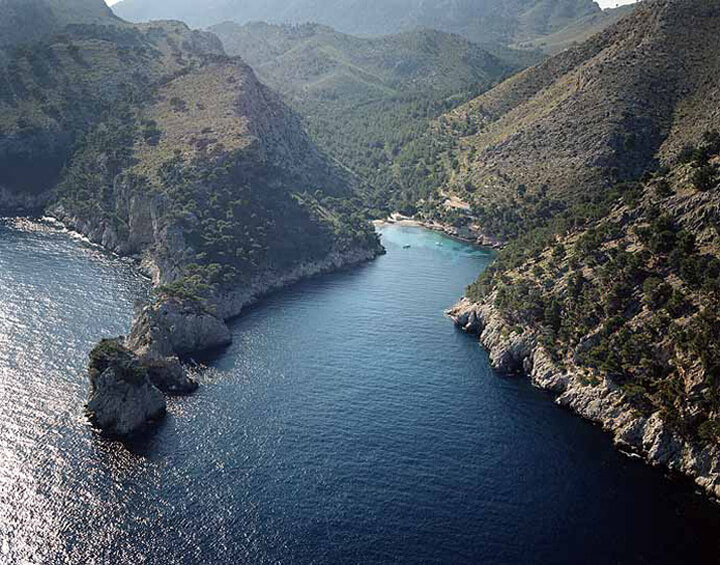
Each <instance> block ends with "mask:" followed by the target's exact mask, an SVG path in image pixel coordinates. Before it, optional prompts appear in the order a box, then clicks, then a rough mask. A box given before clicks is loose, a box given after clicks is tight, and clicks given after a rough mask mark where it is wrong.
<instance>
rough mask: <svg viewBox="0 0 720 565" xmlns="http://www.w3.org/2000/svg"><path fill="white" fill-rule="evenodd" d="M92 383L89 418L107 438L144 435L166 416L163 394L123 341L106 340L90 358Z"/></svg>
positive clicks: (88, 410) (88, 404) (88, 409)
mask: <svg viewBox="0 0 720 565" xmlns="http://www.w3.org/2000/svg"><path fill="white" fill-rule="evenodd" d="M88 372H89V376H90V383H91V393H90V399H89V401H88V403H87V414H88V417H89V419H90V421H91V422H92V424H93V425H94V426H96V427H97V428H98V429H99V430H101V432H102V433H103V434H105V435H109V436H113V437H128V436H132V435H134V434H137V433H140V432H143V431H144V430H146V429H147V428H148V426H150V425H151V424H153V423H154V422H157V421H158V420H159V419H160V418H162V416H163V415H164V414H165V410H166V404H165V398H164V396H163V394H162V393H161V392H160V391H159V390H158V389H157V388H156V387H155V386H154V385H153V384H152V383H151V382H150V378H149V375H148V370H147V369H146V368H145V367H144V366H143V365H142V364H141V363H140V362H139V360H138V358H137V357H136V356H135V355H134V354H133V353H132V352H131V351H129V350H128V349H126V348H125V347H123V346H122V344H121V343H120V341H119V340H103V341H102V342H100V344H99V345H98V346H97V347H96V348H95V349H94V350H93V351H92V353H91V354H90V366H89V370H88Z"/></svg>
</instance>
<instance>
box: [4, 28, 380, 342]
mask: <svg viewBox="0 0 720 565" xmlns="http://www.w3.org/2000/svg"><path fill="white" fill-rule="evenodd" d="M81 21H82V18H81ZM115 22H116V20H114V19H112V18H111V19H109V20H108V22H107V23H105V22H102V23H89V24H88V23H72V24H71V25H68V26H66V27H64V28H63V29H62V33H59V34H49V35H47V36H45V37H43V38H42V39H40V40H39V41H37V42H35V43H31V44H23V45H18V46H9V47H6V48H4V49H3V50H2V51H1V52H0V61H2V66H1V67H0V72H1V73H2V75H1V77H2V81H0V209H2V210H3V211H5V212H8V211H9V212H14V213H27V212H30V211H42V210H44V211H46V213H50V214H52V215H54V216H56V217H58V218H60V219H62V220H63V221H65V222H66V223H67V224H69V225H71V226H73V227H75V228H76V229H78V230H79V231H81V232H82V233H84V234H86V235H88V237H90V238H91V239H92V240H93V241H96V242H98V243H100V244H102V245H103V246H105V247H106V248H108V249H111V250H114V251H117V252H119V253H121V254H124V255H137V256H141V257H143V260H144V264H145V266H146V268H147V269H148V270H149V271H150V272H152V274H153V276H154V279H155V283H156V285H157V293H158V296H157V297H158V298H159V300H157V301H155V302H154V303H153V304H154V306H153V307H152V308H151V309H150V310H148V312H147V313H146V314H147V315H146V318H145V320H146V321H147V316H150V317H151V318H152V315H153V312H154V311H155V310H157V309H163V308H164V311H165V312H167V308H170V305H174V306H172V311H173V312H176V313H177V312H180V314H178V316H179V319H183V320H184V322H183V323H180V322H177V320H176V322H177V323H175V324H174V325H173V326H172V327H169V326H168V327H165V326H163V325H162V324H161V323H160V322H159V321H158V322H157V323H155V322H153V323H152V324H151V325H150V326H149V327H145V329H146V330H147V332H148V333H149V334H152V335H153V336H154V337H153V340H154V341H156V342H158V343H161V345H162V348H163V353H164V354H173V353H189V352H191V351H194V350H196V349H201V348H203V347H205V346H209V345H213V342H214V340H217V339H220V341H222V340H223V339H226V336H227V334H226V331H227V330H226V328H225V330H224V332H223V331H222V322H221V319H222V318H225V317H227V316H230V315H233V314H237V313H238V311H239V309H240V308H242V306H243V305H244V304H246V303H247V302H248V301H249V300H250V299H252V298H253V297H254V296H256V295H257V294H258V293H260V292H262V291H263V290H267V288H270V287H272V286H274V285H277V284H281V282H282V281H284V280H288V279H292V278H297V277H298V276H302V274H303V273H304V274H309V273H310V272H312V271H313V270H321V269H323V268H329V267H330V266H333V265H338V264H341V263H342V262H344V261H349V262H352V261H359V260H361V259H367V258H370V257H372V256H374V255H375V254H376V253H377V252H378V251H379V250H380V246H379V243H378V241H377V238H376V236H375V234H374V232H373V230H372V227H371V226H370V225H369V224H367V223H366V222H364V221H363V220H362V218H361V217H360V216H359V215H358V214H357V213H356V211H357V209H356V207H355V206H354V204H353V203H352V196H353V192H352V189H351V184H350V182H349V180H348V178H347V177H346V175H344V174H342V173H341V172H339V171H338V169H337V168H336V167H335V166H334V165H332V164H331V163H329V162H328V160H327V159H326V158H325V157H324V156H323V154H322V153H321V152H320V151H319V150H318V149H317V148H316V147H315V146H314V145H313V143H312V142H311V141H310V140H309V138H308V137H307V135H306V134H305V132H304V130H303V128H302V125H301V123H300V120H299V118H298V117H297V116H296V114H295V113H294V112H293V111H292V110H291V109H289V108H288V107H287V106H286V105H285V104H284V103H283V102H282V101H281V99H280V98H279V96H278V95H277V94H275V93H274V92H272V91H271V90H269V89H268V88H267V87H266V86H264V85H262V84H261V83H260V82H259V81H258V80H257V78H256V76H255V74H254V73H253V71H252V70H251V69H250V67H248V66H247V65H246V64H245V63H244V62H243V61H242V60H240V59H238V58H233V57H229V56H227V55H226V54H225V53H224V51H223V49H222V45H221V44H220V42H219V40H218V39H217V38H216V37H215V36H213V35H211V34H207V33H202V32H194V31H191V30H189V29H188V28H187V26H186V25H185V24H183V23H180V22H153V23H150V24H139V25H129V24H125V23H120V24H119V25H116V24H115ZM231 293H234V294H233V296H232V298H228V295H229V294H231ZM239 295H242V296H244V299H243V298H240V297H239ZM152 319H154V318H152ZM213 319H214V320H215V321H214V322H212V323H211V321H212V320H213ZM198 320H200V322H198V324H199V325H198V324H195V325H194V322H197V321H198ZM208 327H211V328H215V329H216V330H217V329H218V328H220V331H219V333H218V332H216V333H215V334H211V333H208V332H207V331H206V330H207V328H208ZM158 328H160V330H162V331H160V330H159V329H158ZM158 332H160V333H159V334H158ZM163 332H164V333H163ZM193 332H194V333H193ZM135 333H136V334H137V332H135ZM158 336H159V337H158ZM188 336H189V337H188ZM136 337H137V338H138V339H139V340H141V339H144V338H143V336H136ZM156 337H158V339H155V338H156ZM163 339H164V341H162V340H163ZM146 345H147V344H146Z"/></svg>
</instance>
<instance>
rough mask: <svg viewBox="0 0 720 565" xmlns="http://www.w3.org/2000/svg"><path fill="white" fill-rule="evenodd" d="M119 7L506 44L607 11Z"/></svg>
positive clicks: (485, 4) (283, 4)
mask: <svg viewBox="0 0 720 565" xmlns="http://www.w3.org/2000/svg"><path fill="white" fill-rule="evenodd" d="M113 9H114V10H115V13H116V14H117V15H119V16H120V17H122V18H125V19H127V20H130V21H136V22H139V21H148V20H152V19H167V18H173V19H180V20H183V21H185V22H187V23H188V24H190V25H191V26H194V27H208V26H211V25H214V24H218V23H221V22H224V21H234V22H236V23H241V24H242V23H247V22H251V21H267V22H271V23H306V22H316V23H320V24H324V25H328V26H331V27H333V28H335V29H337V30H338V31H341V32H345V33H351V34H356V35H384V34H392V33H398V32H401V31H409V30H414V29H419V28H431V29H437V30H440V31H446V32H452V33H458V34H461V35H463V36H464V37H466V38H467V39H470V40H471V41H475V42H478V43H502V44H508V43H515V42H521V41H530V40H533V39H536V38H538V37H541V36H545V35H548V34H551V33H553V32H556V31H558V30H560V29H562V28H564V27H566V26H567V25H568V24H570V23H571V22H573V21H575V20H577V19H578V18H583V17H586V16H589V15H592V14H597V13H600V12H601V10H600V8H599V6H598V5H597V4H596V3H595V2H593V1H592V0H435V1H429V0H322V1H321V0H214V1H213V2H196V1H195V0H153V1H152V2H150V1H148V0H123V1H122V2H120V3H118V4H117V5H115V6H114V8H113Z"/></svg>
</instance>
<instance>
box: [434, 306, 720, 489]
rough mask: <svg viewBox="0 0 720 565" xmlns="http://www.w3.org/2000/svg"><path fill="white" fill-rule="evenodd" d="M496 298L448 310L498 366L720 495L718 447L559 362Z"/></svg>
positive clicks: (627, 446)
mask: <svg viewBox="0 0 720 565" xmlns="http://www.w3.org/2000/svg"><path fill="white" fill-rule="evenodd" d="M494 304H495V296H494V295H490V296H489V297H488V298H487V299H486V301H485V302H483V303H480V304H477V303H472V302H471V301H470V300H468V299H467V298H465V299H463V300H462V301H461V302H460V303H458V304H457V305H456V306H455V307H453V308H452V309H451V310H449V311H448V312H447V314H448V315H449V316H450V318H451V319H452V320H453V321H454V322H455V324H456V325H457V326H458V327H460V328H461V329H463V330H464V331H466V332H468V333H472V334H476V335H478V336H479V338H480V342H481V343H482V345H483V346H484V347H485V348H486V349H487V350H488V353H489V355H490V361H491V363H492V365H493V367H494V368H495V369H497V370H499V371H502V372H506V373H513V374H517V373H521V374H525V375H528V376H529V377H530V379H531V381H532V383H533V384H534V385H535V386H537V387H539V388H541V389H544V390H548V391H550V392H552V393H553V394H554V395H555V396H556V402H557V403H558V404H560V405H562V406H566V407H568V408H569V409H571V410H572V411H574V412H575V413H576V414H578V415H580V416H582V417H583V418H585V419H587V420H590V421H592V422H595V423H597V424H600V425H602V427H603V429H605V430H606V431H607V432H609V433H610V434H612V436H613V440H614V443H615V445H616V446H617V447H618V448H620V449H622V450H623V451H626V452H631V453H634V454H637V455H639V456H641V457H642V458H643V459H645V461H647V462H648V463H650V464H651V465H654V466H661V467H665V468H667V469H668V470H670V471H673V472H678V473H681V474H684V475H687V476H688V477H690V478H692V479H693V480H694V481H695V483H696V484H697V485H698V486H699V487H701V488H702V489H703V490H704V491H705V492H707V493H708V494H709V495H711V496H712V497H714V498H717V499H720V450H719V449H718V448H717V447H715V446H700V445H694V444H692V443H690V442H688V441H687V440H685V439H684V438H683V437H681V436H680V435H679V434H677V433H676V432H674V431H673V430H672V429H671V428H670V427H669V426H667V425H666V424H665V422H664V421H663V419H662V417H661V415H660V414H659V413H654V414H652V415H650V416H643V415H640V414H638V413H637V412H636V411H635V410H634V409H633V408H632V407H631V406H630V404H629V403H628V402H627V401H626V399H625V395H624V393H623V392H622V390H620V389H619V388H618V387H617V386H615V385H613V383H611V382H609V381H608V380H607V379H598V378H596V377H595V376H594V375H589V374H587V372H586V371H585V370H583V369H581V368H579V367H575V366H574V365H573V364H572V362H570V363H569V364H568V363H567V361H566V362H565V363H564V364H562V365H561V364H560V363H558V362H556V361H555V360H554V359H553V355H552V352H551V351H549V350H548V349H547V348H546V347H545V346H544V345H542V344H541V343H540V340H539V339H538V336H537V335H535V333H534V332H533V331H532V330H531V329H525V330H523V331H522V332H520V331H519V330H518V329H517V328H515V327H514V326H510V325H509V324H508V323H507V322H506V321H505V320H504V319H503V316H502V313H501V312H499V311H498V309H497V308H496V307H495V306H494ZM581 347H582V346H581Z"/></svg>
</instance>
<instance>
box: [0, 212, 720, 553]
mask: <svg viewBox="0 0 720 565" xmlns="http://www.w3.org/2000/svg"><path fill="white" fill-rule="evenodd" d="M382 231H383V241H384V244H385V246H386V247H387V249H388V254H387V255H386V256H383V257H380V258H378V259H377V260H376V261H375V262H373V263H371V264H368V265H366V266H364V267H360V268H358V269H353V270H348V271H344V272H340V273H336V274H333V275H327V276H322V277H317V278H314V279H311V280H308V281H306V282H303V283H300V284H298V285H295V286H293V287H291V288H289V289H287V290H285V291H282V292H279V293H276V294H274V295H272V296H270V297H268V298H267V299H265V300H263V301H261V302H260V303H259V304H258V305H257V306H255V307H253V308H251V309H250V310H248V311H247V312H246V314H245V315H243V316H242V317H241V318H239V319H237V320H235V321H234V322H233V323H232V331H233V336H234V344H233V345H232V346H231V347H230V348H229V349H228V350H226V351H225V352H223V353H222V354H220V355H219V356H218V357H217V358H216V359H214V360H213V362H212V367H211V369H210V370H208V371H207V372H206V373H205V374H204V375H202V386H201V389H200V391H199V392H198V393H197V394H196V395H194V396H192V397H189V398H183V399H179V400H175V401H172V402H171V404H170V417H169V418H168V420H167V421H166V422H165V423H164V424H163V425H162V426H161V427H160V428H159V429H158V430H157V433H156V434H155V435H153V436H152V437H150V438H148V439H147V440H146V441H144V442H142V443H141V444H139V445H134V446H132V447H131V449H126V448H125V447H123V446H121V445H119V444H115V443H111V442H107V441H103V440H100V439H98V438H97V437H96V436H95V435H94V434H93V433H92V432H91V431H90V430H89V428H88V426H87V425H86V423H85V421H84V419H83V416H82V413H81V411H80V406H81V405H82V401H83V399H84V398H85V393H86V386H87V381H86V377H85V373H84V369H85V367H84V362H85V356H86V355H87V352H88V351H89V349H90V348H91V347H92V344H93V342H94V340H95V339H96V338H97V337H98V336H99V335H108V336H110V335H115V334H117V333H123V332H124V331H126V330H127V326H128V324H129V320H130V316H131V315H132V304H133V301H134V300H136V299H140V298H142V297H143V296H145V294H146V293H147V290H148V289H147V283H146V281H144V280H143V279H142V278H141V277H139V276H137V274H136V273H135V272H134V270H133V269H132V268H131V267H129V266H127V265H125V264H124V263H122V262H120V261H118V260H116V259H113V258H110V257H108V256H107V255H105V254H103V253H101V252H99V251H98V250H97V249H95V248H92V247H90V246H87V245H85V244H84V243H83V242H81V241H77V240H74V239H71V238H69V237H68V236H67V234H64V233H61V232H58V231H57V230H55V229H52V228H49V227H47V226H44V225H41V224H35V223H32V222H20V221H12V222H5V223H2V224H0V291H1V292H2V296H3V300H2V303H1V304H0V308H1V309H2V310H1V314H2V315H1V316H0V452H2V465H1V466H0V516H2V519H1V520H0V547H1V548H2V553H3V555H6V556H7V555H9V556H10V557H11V562H15V561H17V562H31V563H35V562H37V563H40V562H64V563H88V562H93V560H96V561H97V562H112V563H134V562H136V561H135V559H136V556H137V554H138V553H139V552H140V553H144V554H146V555H147V556H148V563H198V564H200V563H223V562H251V563H276V562H282V563H339V562H343V563H360V562H362V563H368V562H370V563H372V562H402V563H421V562H422V563H446V562H454V563H477V562H483V563H507V562H542V563H554V562H558V563H560V562H565V563H567V562H585V563H588V562H590V563H608V562H624V563H650V562H652V563H675V562H678V561H680V560H692V559H696V560H702V556H703V555H705V554H707V553H706V552H710V551H717V550H718V545H719V544H718V542H717V540H716V535H715V534H716V532H717V529H718V527H719V526H720V511H719V510H718V509H717V508H716V507H715V506H714V505H713V504H711V503H709V502H707V501H705V500H704V499H703V498H701V497H699V496H696V495H695V494H694V493H693V492H692V490H689V489H688V488H687V487H686V485H685V483H678V482H675V481H669V480H666V479H665V478H664V477H663V475H662V473H660V472H657V471H655V470H653V469H650V468H648V467H646V466H645V465H643V464H642V463H640V462H637V461H634V460H631V459H628V458H626V457H624V456H623V455H621V454H619V453H617V452H616V451H615V450H614V449H613V447H612V445H611V443H610V441H609V439H608V438H607V437H606V436H605V435H604V434H603V433H602V431H601V430H599V429H597V428H596V427H594V426H591V425H589V424H587V423H585V422H583V421H581V420H579V419H578V418H576V417H575V416H573V415H571V414H570V413H568V412H566V411H564V410H562V409H560V408H558V407H556V406H555V405H554V404H553V403H552V402H551V398H550V397H549V396H548V395H546V394H544V393H542V392H540V391H538V390H535V389H533V388H532V387H531V386H530V385H529V384H528V383H527V381H526V380H524V379H511V378H505V377H503V376H500V375H497V374H496V373H494V372H493V371H492V369H491V368H490V367H489V365H488V361H487V356H486V355H485V353H484V352H483V351H482V350H481V348H480V347H479V346H478V344H477V341H476V340H475V339H473V338H472V337H470V336H466V335H464V334H462V333H461V332H459V331H457V330H455V329H454V328H453V326H452V324H451V323H450V322H449V321H448V320H447V319H446V318H445V316H444V315H443V312H444V310H445V309H446V308H447V307H449V306H451V305H452V304H453V303H454V301H455V300H456V299H457V298H458V297H459V296H460V295H461V294H462V292H463V289H464V286H465V285H466V284H468V283H470V282H471V281H472V280H473V279H474V278H475V277H476V275H477V273H478V272H479V271H480V270H482V269H483V268H484V267H485V266H486V265H487V264H488V262H489V261H490V260H491V254H490V253H489V252H485V251H483V250H478V249H476V248H473V247H470V246H468V245H465V244H462V243H459V242H456V241H453V240H450V239H448V238H446V237H443V236H441V235H439V234H437V233H433V232H428V231H425V230H422V229H419V228H413V227H403V226H387V227H384V228H383V230H382ZM407 246H409V247H407ZM31 297H32V298H31ZM692 552H696V553H695V554H693V553H692Z"/></svg>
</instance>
